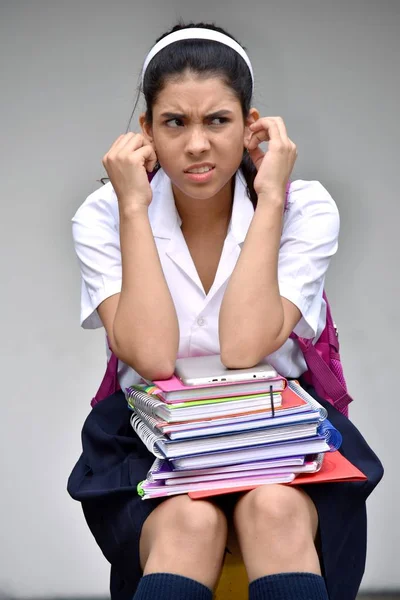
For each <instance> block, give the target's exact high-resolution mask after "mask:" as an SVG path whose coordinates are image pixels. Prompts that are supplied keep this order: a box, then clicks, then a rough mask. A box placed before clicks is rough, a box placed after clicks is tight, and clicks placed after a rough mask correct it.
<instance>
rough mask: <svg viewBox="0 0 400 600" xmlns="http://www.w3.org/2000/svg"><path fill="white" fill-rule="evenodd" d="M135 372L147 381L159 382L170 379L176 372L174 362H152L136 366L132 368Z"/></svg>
mask: <svg viewBox="0 0 400 600" xmlns="http://www.w3.org/2000/svg"><path fill="white" fill-rule="evenodd" d="M132 368H134V369H135V371H136V372H137V373H138V374H139V375H140V376H141V377H142V378H143V379H146V380H147V381H159V380H160V379H170V378H171V377H172V375H173V374H174V371H175V363H174V362H172V361H168V360H165V361H163V362H161V361H160V362H158V363H156V362H154V361H152V362H150V363H146V362H143V364H136V366H135V367H133V366H132Z"/></svg>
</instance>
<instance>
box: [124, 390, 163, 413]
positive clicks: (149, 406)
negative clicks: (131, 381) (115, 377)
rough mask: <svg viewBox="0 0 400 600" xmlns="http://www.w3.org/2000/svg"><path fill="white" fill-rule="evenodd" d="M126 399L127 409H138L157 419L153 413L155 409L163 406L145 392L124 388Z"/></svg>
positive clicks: (159, 401)
mask: <svg viewBox="0 0 400 600" xmlns="http://www.w3.org/2000/svg"><path fill="white" fill-rule="evenodd" d="M126 399H127V402H128V405H129V408H130V409H132V410H135V409H136V408H138V409H139V410H141V411H142V412H144V413H146V414H149V415H151V416H153V417H157V416H158V415H157V413H156V412H155V411H156V409H157V408H159V407H160V406H163V402H161V400H159V399H158V398H155V397H154V396H151V395H150V394H147V393H146V392H142V391H140V390H138V389H136V388H134V387H128V388H126Z"/></svg>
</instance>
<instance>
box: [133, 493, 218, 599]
mask: <svg viewBox="0 0 400 600" xmlns="http://www.w3.org/2000/svg"><path fill="white" fill-rule="evenodd" d="M226 538H227V523H226V518H225V515H224V514H223V512H222V511H221V510H220V509H219V508H218V507H217V506H215V505H214V504H212V503H211V502H207V501H204V500H191V499H190V498H189V497H188V496H186V495H185V496H174V497H173V498H169V499H168V500H165V501H164V502H162V504H160V505H159V506H158V507H157V508H156V509H155V510H154V511H153V512H152V513H151V514H150V516H149V517H148V518H147V519H146V521H145V523H144V525H143V529H142V534H141V537H140V561H141V566H142V569H143V572H144V575H149V574H150V573H171V574H175V575H182V576H184V577H189V578H191V579H195V580H196V581H198V582H200V583H202V584H203V585H206V586H207V587H209V588H210V589H213V588H214V586H215V585H216V583H217V581H218V578H219V575H220V571H221V568H222V563H223V558H224V551H225V545H226Z"/></svg>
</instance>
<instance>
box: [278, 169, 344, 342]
mask: <svg viewBox="0 0 400 600" xmlns="http://www.w3.org/2000/svg"><path fill="white" fill-rule="evenodd" d="M339 228H340V221H339V212H338V209H337V206H336V204H335V202H334V200H333V199H332V197H331V196H330V194H329V193H328V191H327V190H326V189H325V188H324V187H323V186H322V185H321V184H320V183H319V182H318V181H301V180H298V181H294V182H293V183H292V184H291V186H290V191H289V195H288V206H287V210H286V213H285V217H284V225H283V231H282V237H281V245H280V250H279V261H278V283H279V290H280V294H281V296H282V297H284V298H287V299H288V300H290V301H291V302H293V304H295V305H296V306H297V307H298V308H299V310H300V311H301V314H302V318H301V319H300V321H299V323H298V324H297V325H296V327H295V329H294V333H296V334H297V335H299V336H300V337H304V338H308V339H313V338H314V337H316V335H317V332H318V331H319V327H318V325H319V323H320V318H321V315H322V314H325V302H324V300H323V298H322V294H323V290H324V283H325V275H326V272H327V269H328V266H329V262H330V259H331V257H332V256H333V255H334V254H335V253H336V251H337V248H338V237H339Z"/></svg>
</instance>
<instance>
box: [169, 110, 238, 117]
mask: <svg viewBox="0 0 400 600" xmlns="http://www.w3.org/2000/svg"><path fill="white" fill-rule="evenodd" d="M232 114H233V113H232V111H231V110H218V111H217V112H214V113H210V114H208V115H206V116H205V117H204V118H205V119H218V118H220V117H226V116H229V115H232ZM161 117H162V118H163V119H187V115H185V114H183V113H172V112H164V113H162V114H161Z"/></svg>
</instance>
